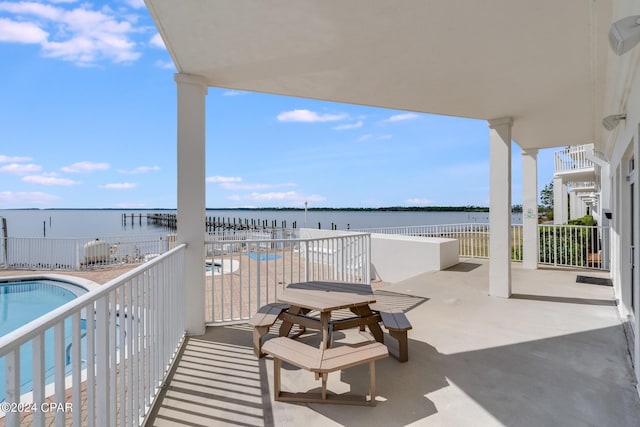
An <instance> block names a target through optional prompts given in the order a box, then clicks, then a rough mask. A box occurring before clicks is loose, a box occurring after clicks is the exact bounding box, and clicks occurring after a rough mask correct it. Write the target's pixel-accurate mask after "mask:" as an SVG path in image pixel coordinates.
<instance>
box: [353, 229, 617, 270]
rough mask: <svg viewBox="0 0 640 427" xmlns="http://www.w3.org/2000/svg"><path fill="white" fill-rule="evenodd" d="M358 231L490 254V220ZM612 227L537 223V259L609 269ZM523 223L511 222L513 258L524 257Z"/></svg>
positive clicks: (475, 255)
mask: <svg viewBox="0 0 640 427" xmlns="http://www.w3.org/2000/svg"><path fill="white" fill-rule="evenodd" d="M358 231H366V232H369V233H381V234H400V235H405V236H422V237H446V238H450V239H458V241H459V250H458V254H459V255H460V256H461V257H465V258H488V257H489V239H490V232H489V224H446V225H424V226H407V227H385V228H367V229H361V230H358ZM608 233H609V227H605V226H593V227H589V226H580V225H542V224H541V225H538V236H539V242H538V243H539V248H540V255H539V259H538V262H539V263H541V264H551V265H557V266H566V267H585V268H594V269H599V270H608V269H609V253H608V249H607V248H608V246H607V244H606V242H608V239H609V234H608ZM522 247H523V232H522V225H520V224H516V225H512V226H511V259H512V260H513V261H522Z"/></svg>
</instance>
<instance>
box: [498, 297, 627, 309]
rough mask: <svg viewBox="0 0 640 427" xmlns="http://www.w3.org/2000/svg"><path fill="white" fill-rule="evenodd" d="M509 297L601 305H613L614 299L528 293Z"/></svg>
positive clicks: (614, 303)
mask: <svg viewBox="0 0 640 427" xmlns="http://www.w3.org/2000/svg"><path fill="white" fill-rule="evenodd" d="M510 298H511V299H526V300H531V301H546V302H561V303H565V304H585V305H603V306H610V307H615V306H616V305H617V303H616V301H614V300H611V299H595V298H571V297H554V296H549V295H530V294H511V297H510Z"/></svg>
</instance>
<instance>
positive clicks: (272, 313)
mask: <svg viewBox="0 0 640 427" xmlns="http://www.w3.org/2000/svg"><path fill="white" fill-rule="evenodd" d="M288 308H289V304H281V303H272V304H267V305H265V306H262V307H260V309H259V310H258V312H257V313H256V314H254V315H253V317H251V319H249V322H248V323H249V325H251V326H253V352H254V353H255V355H256V356H257V357H262V356H264V353H263V352H262V343H263V338H264V336H265V335H266V334H267V333H268V332H269V328H271V327H272V326H273V324H274V323H276V320H278V318H279V317H280V315H281V314H282V312H283V311H286V310H287V309H288Z"/></svg>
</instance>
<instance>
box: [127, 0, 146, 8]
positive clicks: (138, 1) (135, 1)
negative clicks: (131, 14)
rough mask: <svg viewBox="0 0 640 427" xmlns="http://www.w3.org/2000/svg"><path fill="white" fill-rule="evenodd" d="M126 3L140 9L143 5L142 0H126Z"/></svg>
mask: <svg viewBox="0 0 640 427" xmlns="http://www.w3.org/2000/svg"><path fill="white" fill-rule="evenodd" d="M126 3H127V4H128V5H129V6H131V7H132V8H134V9H142V8H143V7H145V6H144V0H126Z"/></svg>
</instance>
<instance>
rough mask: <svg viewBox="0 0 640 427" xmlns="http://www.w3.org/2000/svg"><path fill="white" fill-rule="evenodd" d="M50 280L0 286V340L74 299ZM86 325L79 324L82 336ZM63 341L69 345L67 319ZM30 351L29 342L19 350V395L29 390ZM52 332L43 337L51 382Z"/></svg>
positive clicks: (1, 382)
mask: <svg viewBox="0 0 640 427" xmlns="http://www.w3.org/2000/svg"><path fill="white" fill-rule="evenodd" d="M62 284H63V282H57V281H54V280H35V281H19V282H0V336H3V335H5V334H7V333H9V332H11V331H14V330H15V329H17V328H19V327H21V326H23V325H26V324H27V323H29V322H31V321H32V320H35V319H37V318H38V317H40V316H42V315H44V314H46V313H48V312H50V311H51V310H53V309H55V308H57V307H60V306H61V305H64V304H65V303H67V302H69V301H71V300H73V299H75V298H76V294H75V293H74V292H71V291H70V290H68V289H65V287H64V286H61V285H62ZM85 329H86V325H85V324H84V323H83V324H82V332H83V334H84V330H85ZM65 341H66V342H67V345H66V346H65V347H66V348H68V345H69V343H70V342H71V318H69V319H67V320H66V321H65ZM32 360H33V350H32V344H31V342H28V343H26V344H24V345H23V346H22V347H21V348H20V383H21V390H20V391H21V393H26V392H28V391H30V390H31V387H32V386H31V379H32V377H31V367H32ZM53 364H54V355H53V329H50V330H48V331H47V332H46V333H45V372H46V375H47V378H49V377H51V378H53ZM4 400H5V360H4V357H3V358H0V402H2V401H4Z"/></svg>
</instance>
